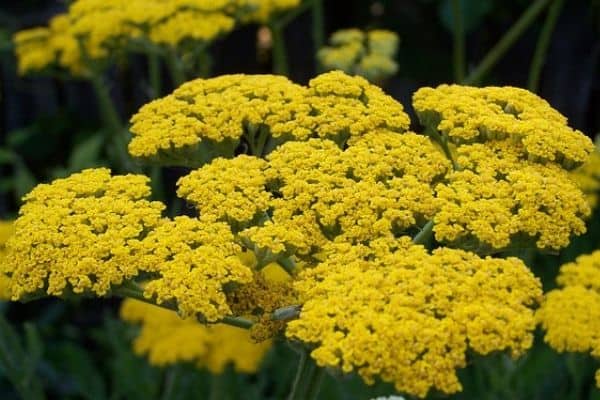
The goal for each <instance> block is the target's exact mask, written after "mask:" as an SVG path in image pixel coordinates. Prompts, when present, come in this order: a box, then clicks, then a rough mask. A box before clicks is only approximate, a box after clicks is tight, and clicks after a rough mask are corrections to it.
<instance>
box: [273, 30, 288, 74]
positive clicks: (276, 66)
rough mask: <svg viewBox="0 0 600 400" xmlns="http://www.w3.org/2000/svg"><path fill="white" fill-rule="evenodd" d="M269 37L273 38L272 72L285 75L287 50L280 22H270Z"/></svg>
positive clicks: (286, 72)
mask: <svg viewBox="0 0 600 400" xmlns="http://www.w3.org/2000/svg"><path fill="white" fill-rule="evenodd" d="M269 29H270V30H271V37H272V39H273V49H272V52H273V53H272V54H273V72H274V73H276V74H279V75H285V76H287V75H288V73H289V68H288V62H287V51H286V48H285V39H284V35H283V29H284V27H283V26H282V25H281V24H271V25H270V26H269Z"/></svg>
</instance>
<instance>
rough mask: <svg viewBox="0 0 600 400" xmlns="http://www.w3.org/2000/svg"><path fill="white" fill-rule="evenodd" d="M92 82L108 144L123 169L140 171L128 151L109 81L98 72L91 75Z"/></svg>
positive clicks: (122, 125) (123, 128)
mask: <svg viewBox="0 0 600 400" xmlns="http://www.w3.org/2000/svg"><path fill="white" fill-rule="evenodd" d="M90 82H91V84H92V87H93V89H94V93H95V95H96V99H97V101H98V107H99V109H100V117H101V118H102V121H103V123H104V126H105V127H106V130H107V133H108V135H107V144H108V146H109V148H110V149H111V150H112V151H113V153H114V155H115V158H116V160H115V161H116V162H117V163H118V165H119V168H120V169H121V170H122V171H131V172H138V171H139V168H137V167H136V166H135V165H134V164H133V162H132V160H131V157H129V153H127V138H126V135H127V131H126V129H125V127H124V124H123V121H122V120H121V117H120V116H119V113H118V112H117V109H116V108H115V105H114V103H113V100H112V98H111V97H110V91H109V85H108V83H107V82H106V81H105V80H104V78H103V77H102V75H100V74H96V73H93V74H92V75H91V76H90Z"/></svg>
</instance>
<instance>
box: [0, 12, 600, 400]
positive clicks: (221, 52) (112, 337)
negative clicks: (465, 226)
mask: <svg viewBox="0 0 600 400" xmlns="http://www.w3.org/2000/svg"><path fill="white" fill-rule="evenodd" d="M532 3H533V1H531V0H502V1H501V0H462V1H461V9H462V18H463V22H464V33H465V60H466V71H467V74H468V73H469V72H470V71H473V70H474V69H475V68H476V67H477V65H478V64H479V62H480V61H481V60H482V59H483V58H484V57H485V56H486V54H488V52H489V50H490V49H491V48H493V47H494V46H495V45H496V43H497V42H498V41H499V40H500V39H501V38H502V37H503V35H504V34H505V33H506V32H507V30H509V29H510V28H511V27H512V26H513V25H514V24H515V22H516V21H517V20H519V18H520V17H521V16H522V15H523V13H524V12H525V10H526V9H527V8H528V7H529V6H530V5H531V4H532ZM67 6H68V1H60V0H55V1H51V0H44V1H41V0H38V1H35V0H20V1H8V0H4V1H2V2H1V4H0V218H1V219H12V218H14V217H15V215H16V212H17V210H18V206H19V202H20V198H21V197H22V196H23V195H24V194H25V193H27V192H28V191H29V190H30V189H31V188H32V187H33V186H34V185H35V184H37V183H39V182H47V181H49V180H51V179H54V178H57V177H63V176H66V175H68V174H69V173H71V172H74V171H79V170H81V169H83V168H87V167H93V166H101V165H106V166H108V165H110V162H109V160H108V156H107V154H105V153H104V150H103V149H102V148H101V146H100V145H98V144H97V143H95V142H93V141H90V140H88V139H89V137H90V136H93V135H94V134H95V132H97V131H98V130H99V129H101V126H102V120H101V115H99V112H98V110H99V107H98V104H97V103H96V97H95V96H94V94H93V90H92V87H91V85H90V83H89V82H88V81H86V80H78V79H75V78H72V77H68V76H67V77H58V76H36V75H27V76H19V75H18V74H17V67H16V58H15V55H14V46H13V43H12V36H13V34H14V33H15V32H16V31H19V30H22V29H26V28H31V27H35V26H41V25H46V24H47V22H48V20H49V19H50V18H51V17H52V16H54V15H56V14H58V13H61V12H64V11H65V10H66V8H67ZM545 18H546V13H545V12H542V13H540V14H539V15H538V16H537V17H536V18H535V19H534V20H533V21H532V22H531V24H530V25H529V26H528V27H527V29H525V30H524V31H523V33H522V35H520V36H519V37H518V38H517V40H515V41H514V44H512V45H511V46H510V48H508V50H507V51H506V53H505V54H503V55H502V57H500V59H499V60H498V62H497V63H496V64H495V65H494V66H493V67H492V68H491V69H490V70H489V72H488V73H487V74H485V76H483V77H482V78H481V80H480V82H479V83H480V84H483V85H511V86H518V87H528V85H530V68H531V60H532V58H533V55H534V52H535V49H536V47H537V45H538V40H539V36H540V32H541V30H542V29H543V27H544V22H545ZM311 24H312V19H311V17H310V15H309V14H308V13H302V14H299V15H298V16H297V17H296V18H294V19H293V20H292V21H291V22H290V23H289V24H288V25H287V26H286V28H285V31H284V37H285V43H286V46H287V51H288V57H289V77H290V78H291V79H292V80H293V81H295V82H298V83H303V84H305V83H307V82H308V80H309V79H310V78H311V77H313V76H315V75H316V74H317V73H318V71H317V68H316V66H315V65H316V64H315V62H314V59H315V52H314V47H313V43H312V41H311ZM452 24H453V22H452V8H451V1H450V0H387V1H383V0H380V1H370V0H344V1H342V0H325V1H324V33H325V36H326V37H327V36H329V35H330V34H331V33H332V32H334V31H337V30H339V29H344V28H352V27H357V28H360V29H375V28H380V29H388V30H391V31H394V32H396V33H397V34H398V35H399V37H400V45H399V49H398V52H397V57H396V61H397V64H398V72H397V73H396V74H395V75H394V76H392V77H390V78H388V79H386V80H385V82H382V85H383V86H384V90H385V91H386V92H387V93H389V94H390V95H392V96H393V97H395V98H396V99H398V100H399V101H401V102H402V104H404V106H405V107H406V108H407V109H408V111H409V113H412V110H411V106H410V99H411V96H412V93H413V92H414V91H415V90H417V89H418V88H419V87H422V86H436V85H438V84H440V83H452V82H453V81H455V74H454V72H453V34H452V26H453V25H452ZM265 35H267V37H266V38H265ZM270 51H271V49H270V47H269V38H268V31H267V32H265V28H264V27H261V26H259V25H246V26H243V27H241V28H239V29H237V30H235V31H234V32H232V33H231V34H228V35H227V36H225V37H224V38H222V39H219V40H218V41H216V42H215V43H213V44H212V45H211V46H210V48H209V53H210V56H211V58H212V72H211V75H212V76H217V75H222V74H231V73H252V74H255V73H271V72H272V62H271V54H270ZM147 71H148V68H147V60H146V59H145V58H144V57H142V56H132V57H127V58H123V59H121V60H119V62H118V63H116V64H115V65H112V66H110V67H109V68H108V69H107V70H106V72H105V75H106V81H105V82H106V84H107V88H108V90H109V94H110V98H111V99H112V102H113V103H114V104H115V106H116V110H117V111H118V113H119V114H120V117H121V118H122V119H123V120H127V119H129V117H130V116H131V115H133V114H134V113H135V112H136V111H137V109H138V108H139V107H140V106H141V105H143V104H144V103H146V102H148V101H149V99H151V95H149V93H150V91H151V89H150V83H149V82H150V77H149V76H148V72H147ZM599 73H600V0H568V1H563V2H562V4H561V7H560V10H559V14H558V16H557V20H556V25H555V27H554V30H553V32H552V34H551V36H550V41H549V43H548V48H547V53H546V58H545V62H544V63H543V66H542V68H541V72H540V75H539V80H538V81H537V82H536V84H535V86H536V90H537V93H538V94H539V95H540V96H541V97H543V98H545V99H546V100H547V101H549V102H550V104H551V105H552V106H553V107H555V108H556V109H558V110H559V111H560V112H562V113H563V114H564V115H565V116H567V117H568V119H569V121H570V125H571V126H573V127H575V128H577V129H579V130H581V131H583V132H584V133H585V134H587V135H588V136H590V137H592V138H594V137H595V136H596V135H597V134H598V133H599V132H600V74H599ZM161 87H162V93H161V94H162V95H165V94H167V93H169V92H170V91H171V90H172V89H173V88H174V87H175V85H174V83H173V82H172V81H171V79H170V77H169V75H168V74H167V73H166V67H165V66H164V65H163V66H161ZM413 120H415V119H414V118H413ZM178 175H179V173H178V171H176V170H175V171H172V170H167V171H165V181H166V182H167V187H169V186H171V187H172V186H173V182H174V181H175V178H176V177H177V176H178ZM597 217H598V214H597V213H596V214H595V216H594V218H593V219H592V220H591V223H590V232H589V233H588V234H587V235H585V236H583V237H581V238H579V239H578V240H576V241H575V242H574V243H573V245H572V246H570V247H569V248H568V249H566V250H565V251H564V252H562V253H561V254H559V255H544V256H541V255H538V256H535V260H533V261H532V263H533V265H534V269H535V271H536V273H537V274H538V275H542V276H543V277H544V283H545V285H546V287H551V286H552V285H553V282H554V281H553V278H554V276H555V275H556V272H557V268H558V265H560V264H561V263H563V262H565V261H568V260H571V259H573V258H574V257H575V256H576V255H578V254H581V253H582V252H585V251H590V250H592V249H596V248H598V247H599V246H598V245H599V244H600V236H598V235H599V234H600V229H599V227H598V226H597V225H598V223H597V220H598V218H597ZM0 307H1V308H2V310H3V313H4V315H5V316H6V321H2V323H1V324H0V346H9V347H10V348H12V349H14V352H12V353H11V354H13V355H14V360H0V399H16V398H19V395H18V394H17V393H16V392H15V390H14V388H13V386H12V385H11V383H10V379H9V378H10V375H11V374H17V376H20V375H19V374H21V375H22V376H24V377H29V379H31V376H32V375H35V376H36V377H37V378H36V380H35V382H37V383H36V384H39V385H41V386H42V387H43V389H44V391H45V392H46V397H47V398H57V399H63V398H72V399H78V398H84V399H109V398H110V399H120V398H123V399H125V398H126V399H137V398H139V399H154V398H161V396H163V398H165V399H166V398H181V399H185V398H207V397H206V396H208V394H207V393H208V392H207V391H206V387H207V386H209V384H208V383H207V382H208V380H209V375H208V374H206V373H205V372H203V371H199V370H197V369H195V368H193V367H192V366H185V365H182V366H176V367H170V368H167V369H158V368H154V367H150V366H149V365H148V364H147V363H146V362H145V360H144V359H142V358H139V357H137V356H135V355H134V354H133V353H132V351H131V350H130V341H131V338H132V337H133V335H134V334H135V329H134V328H132V327H130V326H127V325H126V324H124V323H123V322H121V321H119V320H118V319H116V317H115V315H116V312H115V310H116V309H117V307H118V301H117V300H107V301H105V302H98V301H80V302H79V303H66V302H60V301H54V300H42V301H38V302H34V303H29V304H10V305H9V304H8V303H0ZM539 336H540V337H538V338H537V343H536V346H535V347H534V350H533V351H532V352H531V353H530V354H528V355H526V356H525V357H524V358H523V359H521V360H518V361H514V360H511V359H510V358H508V357H507V356H505V355H500V354H499V355H495V356H492V357H488V358H486V359H485V360H483V359H478V358H477V357H472V359H471V363H470V365H469V367H468V368H466V369H465V370H463V371H462V372H461V374H462V382H463V383H464V385H465V388H464V389H465V391H464V392H463V393H462V394H459V395H456V396H453V397H452V398H465V399H467V398H482V399H483V398H487V399H496V398H497V399H500V398H502V399H506V398H511V399H513V398H514V399H517V398H519V399H566V398H570V399H588V398H589V399H592V398H593V399H600V392H599V391H598V389H597V388H595V386H594V382H593V374H594V368H597V367H598V366H597V364H598V362H597V361H593V360H592V359H591V358H590V357H588V356H584V355H577V354H575V355H572V354H571V355H567V356H560V355H557V354H555V353H554V352H553V351H552V350H550V349H549V348H548V347H546V346H545V345H544V344H543V343H542V340H541V335H539ZM0 353H3V352H1V351H0ZM107 356H108V357H107ZM295 357H296V355H295V354H294V353H293V352H292V351H290V350H289V349H286V348H277V349H276V350H274V351H272V352H271V353H270V354H269V356H268V358H267V360H266V361H265V365H266V366H265V369H264V371H262V372H261V373H260V374H259V375H251V376H238V375H234V374H232V373H230V375H228V376H225V377H224V378H223V379H224V380H223V382H225V383H222V384H224V385H226V386H228V387H229V388H230V390H229V392H227V393H225V392H223V393H222V394H221V395H220V397H217V398H231V399H242V398H243V399H254V398H255V399H260V398H282V397H283V393H284V391H285V390H286V388H287V387H288V386H289V385H290V382H291V379H292V376H293V370H294V362H293V359H294V358H295ZM290 359H292V362H290ZM225 375H226V374H225ZM335 379H336V378H334V377H332V376H328V377H327V379H326V382H325V384H324V386H323V390H322V392H321V396H320V398H322V399H328V398H340V399H367V398H370V397H371V396H375V395H384V394H386V395H389V394H391V393H393V389H392V388H391V387H390V386H388V385H382V384H378V385H376V386H375V387H371V388H368V387H366V386H365V385H364V384H362V383H361V382H360V380H358V379H356V378H355V377H338V378H337V379H342V381H343V382H344V384H343V385H335V384H334V382H335ZM32 382H33V380H32ZM340 387H341V388H340ZM167 390H168V395H165V392H166V391H167ZM165 396H167V397H165ZM169 396H170V397H169ZM435 397H441V396H436V395H435V394H434V395H432V398H435Z"/></svg>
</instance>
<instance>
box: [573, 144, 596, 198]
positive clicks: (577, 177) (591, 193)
mask: <svg viewBox="0 0 600 400" xmlns="http://www.w3.org/2000/svg"><path fill="white" fill-rule="evenodd" d="M571 178H572V179H573V180H574V181H575V183H577V186H578V187H579V189H581V191H582V192H583V193H584V194H585V197H586V199H587V201H588V203H589V205H590V207H591V208H594V207H596V205H597V204H598V194H599V192H600V152H599V151H598V148H596V149H595V150H594V151H593V152H592V154H591V155H590V158H589V160H588V161H587V162H586V163H584V164H583V165H582V166H581V167H579V168H577V169H574V170H573V171H572V172H571Z"/></svg>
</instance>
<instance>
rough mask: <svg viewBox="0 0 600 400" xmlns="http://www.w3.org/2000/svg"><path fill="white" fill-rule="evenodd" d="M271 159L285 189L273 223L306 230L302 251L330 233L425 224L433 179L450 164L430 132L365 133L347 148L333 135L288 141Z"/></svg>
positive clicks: (382, 232) (364, 233)
mask: <svg viewBox="0 0 600 400" xmlns="http://www.w3.org/2000/svg"><path fill="white" fill-rule="evenodd" d="M267 159H268V161H269V168H268V169H267V171H266V174H267V176H268V178H269V180H270V181H272V182H274V183H273V185H275V187H274V190H275V191H276V192H277V193H279V195H278V196H274V197H275V198H274V199H273V201H272V204H273V213H272V214H273V216H272V221H273V225H281V226H282V229H281V230H282V231H284V232H286V231H287V232H288V234H287V236H288V237H290V236H291V233H294V235H295V234H296V233H297V232H299V233H302V234H303V236H304V240H302V241H295V242H294V244H296V246H295V247H296V249H297V254H310V253H314V252H315V251H318V249H319V248H320V247H322V246H323V245H324V244H325V243H327V241H328V240H334V239H335V240H344V241H351V242H363V241H369V240H372V239H374V238H377V237H387V236H393V235H394V234H398V233H401V232H405V231H406V230H408V229H410V228H412V227H415V226H417V225H422V224H424V223H425V222H426V221H427V220H429V219H431V218H432V217H433V216H434V215H435V213H436V211H437V208H436V200H435V197H434V192H433V189H432V182H435V181H436V180H437V179H439V178H440V177H441V176H443V175H444V174H445V172H446V171H447V170H448V168H449V162H448V160H446V159H445V158H444V156H443V154H442V153H441V152H439V151H438V150H437V149H436V148H435V147H434V146H433V144H432V143H431V142H430V141H429V139H428V138H426V137H424V136H420V135H416V134H414V133H410V132H409V133H404V134H397V133H394V132H389V131H381V132H373V133H371V134H366V135H365V136H364V137H362V138H361V139H359V140H357V141H356V142H354V144H353V145H352V146H350V147H349V148H348V149H347V150H345V151H342V150H340V149H339V148H338V147H337V145H336V144H335V143H333V142H331V141H328V140H321V139H311V140H309V141H307V142H288V143H286V144H284V145H282V146H281V147H279V148H278V149H276V150H275V151H274V152H273V153H271V154H270V155H269V156H268V157H267ZM255 229H258V230H259V231H260V230H261V229H269V230H272V227H271V225H265V226H264V227H261V228H255ZM282 239H283V240H281V243H285V242H287V240H286V239H285V237H284V238H282ZM272 251H273V252H278V251H281V250H280V249H272ZM287 252H288V253H293V252H294V251H293V250H290V249H287Z"/></svg>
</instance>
